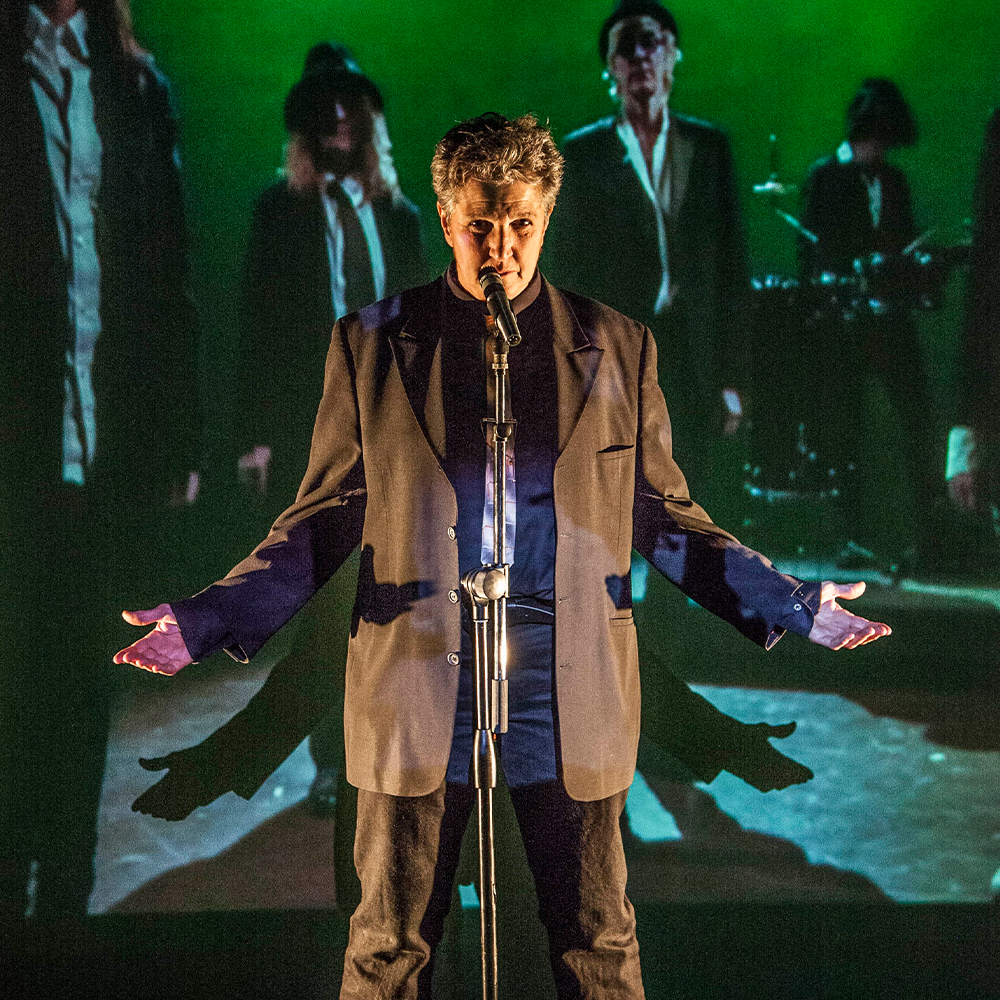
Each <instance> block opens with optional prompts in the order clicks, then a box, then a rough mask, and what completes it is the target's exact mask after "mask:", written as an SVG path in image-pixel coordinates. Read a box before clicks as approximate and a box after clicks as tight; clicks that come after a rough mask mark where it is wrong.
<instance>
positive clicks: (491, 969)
mask: <svg viewBox="0 0 1000 1000" xmlns="http://www.w3.org/2000/svg"><path fill="white" fill-rule="evenodd" d="M479 283H480V285H481V286H482V289H483V291H484V293H485V294H486V303H487V306H488V308H489V310H490V314H491V315H492V316H493V328H494V334H495V336H494V348H493V363H492V369H493V386H494V390H495V391H494V407H493V414H492V416H488V417H486V418H485V420H484V424H485V425H486V429H487V435H489V432H490V430H491V429H492V431H493V561H492V562H491V563H489V564H487V565H485V566H481V567H480V568H479V569H475V570H470V571H469V572H468V573H466V574H465V575H464V576H463V577H462V589H463V591H464V593H465V597H466V600H467V602H468V603H469V605H470V606H471V611H472V628H473V649H474V658H473V663H474V671H475V677H474V682H473V683H474V689H475V732H474V735H473V746H472V760H471V761H470V763H469V776H470V779H471V781H472V784H473V785H474V786H475V788H476V799H477V806H478V820H479V896H480V911H479V912H480V918H479V929H480V941H481V951H482V978H483V1000H497V996H498V967H497V891H496V852H495V846H494V830H493V789H494V788H496V785H497V749H498V743H499V740H498V736H499V734H501V733H505V732H507V596H508V594H509V592H510V563H507V562H505V561H504V553H505V548H506V543H507V491H506V475H505V473H506V468H507V449H508V446H509V445H510V444H512V442H513V436H514V427H515V426H516V423H517V422H516V421H515V420H514V418H513V416H512V414H511V411H510V376H509V370H508V367H507V352H508V349H509V348H510V347H516V346H517V344H519V343H520V341H521V334H520V332H519V331H518V329H517V321H516V320H515V319H514V314H513V311H512V310H511V308H510V303H509V301H508V299H507V293H506V292H505V291H504V287H503V282H502V280H501V278H500V275H499V274H498V273H497V272H496V270H495V269H494V268H492V267H489V266H487V267H484V268H483V269H482V270H481V271H480V272H479Z"/></svg>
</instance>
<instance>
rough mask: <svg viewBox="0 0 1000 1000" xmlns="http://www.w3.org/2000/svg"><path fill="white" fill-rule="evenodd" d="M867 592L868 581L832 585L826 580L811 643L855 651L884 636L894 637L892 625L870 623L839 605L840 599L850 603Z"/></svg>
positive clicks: (811, 634) (811, 632) (814, 620)
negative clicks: (858, 647) (856, 648)
mask: <svg viewBox="0 0 1000 1000" xmlns="http://www.w3.org/2000/svg"><path fill="white" fill-rule="evenodd" d="M864 592H865V584H864V582H858V583H832V582H831V581H830V580H824V581H823V589H822V590H821V591H820V605H819V611H817V612H816V615H815V617H814V618H813V627H812V629H811V631H810V632H809V641H810V642H815V643H817V644H818V645H820V646H826V647H827V648H828V649H854V648H855V647H856V646H863V645H864V644H865V643H866V642H874V641H875V640H876V639H881V638H882V636H884V635H891V633H892V629H891V628H889V626H888V625H885V624H883V623H882V622H870V621H868V619H867V618H861V617H859V616H858V615H854V614H851V612H850V611H848V610H847V609H846V608H842V607H841V606H840V605H839V604H838V603H837V599H838V598H843V599H844V600H845V601H850V600H853V599H854V598H855V597H860V596H861V595H862V594H863V593H864Z"/></svg>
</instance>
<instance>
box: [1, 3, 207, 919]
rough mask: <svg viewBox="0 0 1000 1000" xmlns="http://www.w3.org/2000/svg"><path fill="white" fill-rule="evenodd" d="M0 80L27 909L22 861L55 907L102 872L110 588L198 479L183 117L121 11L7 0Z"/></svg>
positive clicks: (15, 872) (8, 759)
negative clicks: (98, 853)
mask: <svg viewBox="0 0 1000 1000" xmlns="http://www.w3.org/2000/svg"><path fill="white" fill-rule="evenodd" d="M0 73H2V80H0V93H2V94H3V107H2V110H0V343H2V348H0V470H2V471H0V510H2V511H3V516H2V519H0V521H2V526H0V552H2V553H3V555H2V560H3V569H2V571H0V580H2V584H0V586H2V588H3V589H2V593H0V635H2V636H3V653H2V657H3V659H2V662H3V679H2V685H3V686H2V698H0V704H2V706H3V707H2V709H0V754H2V758H0V905H2V909H3V912H4V913H5V914H7V915H8V916H18V915H21V914H23V913H24V912H25V908H26V906H27V905H29V901H28V895H27V892H28V887H29V881H30V879H31V869H32V865H34V866H35V894H34V911H33V912H34V914H35V915H36V916H39V917H55V916H64V915H70V914H72V915H79V914H83V913H85V912H86V907H87V900H88V897H89V895H90V892H91V887H92V885H93V879H94V870H93V854H94V847H95V842H96V819H97V808H98V801H99V798H100V792H101V781H102V776H103V772H104V758H105V748H106V744H107V728H108V708H109V704H108V702H109V697H110V694H111V692H110V690H109V686H108V684H109V677H110V676H111V675H109V674H108V671H107V667H106V658H107V652H108V649H107V643H108V636H107V635H106V634H105V633H104V630H103V626H102V624H101V623H102V622H107V621H108V620H109V619H108V617H107V615H108V608H109V605H113V604H117V603H118V602H119V600H120V598H118V597H115V596H114V595H113V593H109V592H108V588H109V586H112V584H111V581H113V586H114V587H116V588H122V587H124V589H129V590H131V589H132V588H133V587H139V586H140V583H139V581H138V575H137V574H138V572H141V567H143V566H144V565H146V564H147V563H148V561H149V560H155V561H157V562H161V558H160V556H159V554H158V553H157V552H156V549H155V546H153V545H151V541H152V540H153V539H155V537H156V534H157V532H158V531H160V530H163V522H164V518H165V516H166V514H167V509H168V507H169V504H170V501H171V497H172V496H173V497H174V498H175V499H176V500H177V501H181V500H182V499H183V498H184V497H185V496H187V495H188V488H189V486H190V488H191V493H193V490H194V487H195V481H196V477H194V476H193V474H191V472H190V470H192V469H194V468H195V463H196V452H197V445H198V433H199V428H198V420H197V383H196V377H195V369H194V358H195V351H194V339H195V315H194V311H193V308H192V304H191V301H190V300H189V298H188V297H187V295H186V292H185V285H186V279H187V248H186V240H185V224H184V214H183V203H182V197H181V184H180V176H179V173H178V160H177V155H176V148H175V141H176V122H175V120H174V116H173V113H172V111H171V107H170V102H169V98H168V93H167V83H166V81H165V80H164V78H163V76H162V75H161V74H160V71H159V70H158V69H157V67H156V65H155V63H154V62H153V59H152V57H151V56H150V55H149V54H148V53H147V52H144V51H143V50H142V49H140V48H139V46H138V45H137V43H136V41H135V38H134V37H133V34H132V27H131V21H130V17H129V12H128V5H127V4H126V3H123V2H116V0H80V2H79V3H78V2H76V0H51V2H42V3H38V4H29V3H27V2H11V3H7V4H4V6H3V13H2V14H0ZM140 523H141V524H142V529H141V530H140V529H139V524H140ZM140 553H141V554H140ZM125 567H127V569H126V568H125ZM163 571H164V567H163V565H162V562H161V566H160V574H161V576H162V574H163ZM32 609H34V610H32ZM32 618H33V619H34V620H32Z"/></svg>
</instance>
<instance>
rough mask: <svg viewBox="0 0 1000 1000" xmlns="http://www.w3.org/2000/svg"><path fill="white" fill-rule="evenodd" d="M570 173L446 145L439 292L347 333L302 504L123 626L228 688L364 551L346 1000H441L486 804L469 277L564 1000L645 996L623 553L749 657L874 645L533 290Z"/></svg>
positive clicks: (633, 656)
mask: <svg viewBox="0 0 1000 1000" xmlns="http://www.w3.org/2000/svg"><path fill="white" fill-rule="evenodd" d="M561 166H562V160H561V157H560V155H559V152H558V150H557V149H556V147H555V143H554V142H553V140H552V137H551V135H550V134H549V132H548V130H547V129H545V128H543V127H541V126H539V125H538V124H537V122H536V121H535V119H534V118H533V117H531V116H529V115H526V116H524V117H522V118H519V119H516V120H513V121H511V120H508V119H506V118H504V117H502V116H500V115H496V114H486V115H482V116H480V117H479V118H476V119H472V120H470V121H468V122H464V123H462V124H460V125H457V126H455V127H454V128H452V129H451V130H450V131H449V132H448V133H447V134H446V135H445V136H444V138H443V139H442V140H441V141H440V142H439V143H438V146H437V149H436V151H435V154H434V159H433V161H432V167H431V174H432V178H433V181H434V189H435V193H436V194H437V196H438V212H439V216H440V222H441V227H442V232H443V234H444V237H445V239H446V241H447V243H448V244H449V245H450V246H451V247H452V249H453V251H454V262H453V263H452V265H451V266H450V267H449V268H448V270H447V272H446V273H445V274H443V275H442V276H441V277H439V278H438V279H437V280H435V281H434V282H432V283H430V284H428V285H423V286H421V287H419V288H415V289H412V290H410V291H409V292H404V293H403V294H402V295H398V296H394V297H392V298H389V299H386V300H384V301H382V302H380V303H377V304H375V305H374V306H371V307H368V308H366V309H363V310H361V312H359V313H354V314H351V315H350V316H348V317H345V318H344V319H343V320H341V321H340V322H338V324H337V325H336V326H335V328H334V330H333V334H332V337H331V339H330V351H329V355H328V358H327V363H326V382H325V387H324V392H323V400H322V402H321V404H320V409H319V413H318V415H317V419H316V424H315V429H314V432H313V439H312V448H311V451H310V458H309V467H308V470H307V472H306V475H305V478H304V479H303V481H302V485H301V486H300V488H299V494H298V498H297V500H296V501H295V503H294V504H293V505H292V506H291V507H290V508H289V509H288V510H287V511H285V512H284V513H283V514H282V515H281V516H280V517H279V518H278V520H277V521H276V522H275V525H274V527H273V528H272V530H271V533H270V534H269V536H268V537H267V539H265V540H264V541H263V542H262V543H261V544H260V545H259V546H258V547H257V549H256V550H255V551H254V552H253V553H252V554H251V555H250V556H249V557H247V559H245V560H244V561H243V562H242V563H240V564H239V565H238V566H237V567H236V568H235V569H234V570H233V571H232V572H231V573H230V574H229V575H228V576H227V577H226V578H225V579H224V580H222V581H220V582H219V583H217V584H215V585H213V586H211V587H209V588H207V589H206V590H203V591H202V592H201V593H200V594H198V595H196V596H195V597H193V598H190V599H188V600H186V601H182V602H177V603H176V604H175V605H174V606H171V605H167V604H163V605H160V606H158V607H157V608H155V609H152V610H149V611H143V612H127V613H126V616H127V618H128V620H130V621H131V622H133V623H135V624H145V625H149V624H153V623H156V624H155V628H154V629H153V631H151V632H150V633H149V634H148V635H146V636H144V637H143V638H142V639H140V640H138V641H137V642H136V643H134V644H133V645H132V646H130V647H129V648H128V649H125V650H122V651H121V652H120V653H119V654H118V655H117V656H116V660H117V661H118V662H127V663H132V664H134V665H136V666H139V667H142V668H144V669H147V670H152V671H154V672H157V673H163V674H175V673H177V672H178V671H179V670H181V669H183V668H185V667H186V666H187V665H188V664H190V663H191V662H192V661H193V660H192V658H194V659H198V658H200V657H201V656H204V655H208V654H209V653H211V652H213V651H216V650H219V649H223V648H226V649H228V650H229V651H231V653H232V654H233V655H235V656H237V657H240V658H243V659H246V657H247V656H248V655H252V654H253V653H255V652H256V651H257V650H259V649H260V648H261V646H262V645H263V643H264V642H266V641H267V639H268V637H269V636H270V635H272V634H273V633H274V632H275V631H276V630H277V629H278V628H280V627H281V626H282V625H283V624H284V623H285V622H286V621H287V620H288V619H289V618H290V617H291V616H292V615H293V614H294V613H295V612H296V611H297V610H298V609H299V608H300V607H301V606H302V605H303V604H304V603H305V602H306V601H307V600H308V599H309V597H310V596H311V595H312V594H313V593H315V592H316V590H317V588H319V587H320V586H322V584H323V582H324V581H325V580H326V579H327V578H328V577H329V576H330V574H332V573H333V572H334V571H335V570H336V569H337V567H338V566H339V565H340V563H341V562H342V561H343V559H344V558H345V557H346V555H347V554H348V553H349V552H351V551H353V549H354V548H355V547H356V546H358V545H360V546H361V548H362V559H361V571H360V576H359V581H358V597H357V603H356V628H354V629H353V630H352V637H351V642H350V647H349V652H348V664H347V685H346V708H345V720H346V727H345V728H346V734H347V765H348V776H349V778H350V780H351V782H352V783H353V784H355V785H356V786H357V787H358V789H359V792H358V837H357V841H356V846H355V860H356V863H357V867H358V873H359V876H360V879H361V885H362V896H361V902H360V904H359V906H358V908H357V910H356V911H355V913H354V915H353V917H352V918H351V932H350V940H349V943H348V946H347V952H346V956H345V963H344V978H343V984H342V987H341V996H342V997H344V998H348V997H351V998H354V997H357V998H361V997H372V996H386V997H417V996H420V997H426V996H429V995H430V993H429V987H430V973H431V970H432V966H433V957H434V950H435V947H436V946H437V944H438V942H439V941H440V938H441V932H442V926H443V920H444V917H445V914H446V912H447V910H448V906H449V903H450V901H451V897H452V885H453V881H454V875H455V867H456V865H457V863H458V857H459V845H460V843H461V839H462V834H463V832H464V829H465V826H466V824H467V822H468V819H469V815H470V811H471V809H472V808H473V805H474V800H475V789H474V788H473V787H472V786H471V784H470V776H469V760H470V757H471V749H472V740H473V732H472V704H471V701H472V692H471V685H472V680H471V657H472V649H471V639H470V632H471V621H470V620H469V617H468V615H467V613H466V614H465V615H464V613H463V608H462V604H461V600H460V597H459V592H458V588H459V586H460V582H459V581H460V579H461V575H462V573H463V572H464V571H466V570H467V569H474V568H477V567H479V566H481V565H482V554H483V537H484V523H485V526H486V529H487V530H492V524H491V523H490V519H491V516H492V515H491V514H490V511H492V509H493V508H492V504H491V503H487V502H486V500H485V490H484V474H485V471H486V465H487V444H486V440H485V437H484V435H483V433H482V427H481V423H482V416H481V414H484V413H485V412H486V399H487V386H486V381H487V379H486V376H487V370H488V369H487V358H488V355H489V353H491V352H489V350H488V346H487V343H486V341H487V338H488V336H489V327H488V326H487V322H486V321H487V316H488V313H487V311H486V303H485V302H484V295H483V292H482V289H481V287H480V284H479V281H478V275H479V274H480V272H481V269H482V268H483V267H484V266H487V265H488V266H491V267H493V268H494V269H495V271H496V273H497V274H498V275H499V276H500V279H501V281H502V282H503V285H504V289H505V291H506V294H507V295H508V296H509V298H510V302H511V308H512V309H513V311H514V312H515V313H516V314H517V316H518V323H519V325H520V329H521V333H522V335H523V341H522V344H521V345H520V346H519V347H517V348H516V351H517V352H520V353H516V352H515V350H512V351H511V354H510V366H511V368H510V373H511V392H512V401H513V412H514V415H515V416H516V418H517V420H518V430H517V434H518V437H517V439H516V442H515V445H514V452H515V455H514V462H515V468H516V494H517V495H516V504H515V509H514V511H513V513H514V520H513V527H512V529H511V530H512V535H511V536H509V537H511V541H512V542H513V550H514V551H513V561H512V567H513V568H512V570H511V576H510V579H511V584H510V588H511V597H510V604H509V607H510V608H511V611H512V618H511V622H512V623H511V627H510V636H509V643H510V648H511V656H512V664H513V665H512V667H511V670H510V673H509V678H510V687H509V719H510V728H509V731H508V732H507V733H506V734H505V735H504V736H503V737H502V740H503V746H502V755H501V760H502V766H503V769H504V772H505V774H506V777H507V784H508V787H509V788H510V792H511V800H512V802H513V805H514V809H515V811H516V813H517V818H518V823H519V825H520V829H521V833H522V839H523V841H524V845H525V848H526V851H527V856H528V863H529V866H530V868H531V872H532V875H533V877H534V880H535V885H536V888H537V892H538V896H539V900H540V908H539V916H540V917H541V920H542V922H543V923H544V925H545V927H546V930H547V932H548V936H549V954H550V961H551V967H552V972H553V976H554V979H555V983H556V988H557V992H558V995H559V996H560V997H561V998H563V1000H568V998H571V997H574V998H578V997H583V996H590V997H607V998H610V997H620V998H624V997H631V998H638V997H641V996H642V995H643V992H642V982H641V976H640V970H639V955H638V945H637V942H636V935H635V918H634V912H633V909H632V906H631V904H630V903H629V901H628V898H627V896H626V893H625V881H626V871H625V862H624V855H623V850H622V843H621V835H620V829H619V817H620V815H621V812H622V809H623V807H624V804H625V797H626V794H627V790H628V786H629V784H630V782H631V780H632V775H633V769H634V764H635V755H636V746H637V743H638V737H639V671H638V655H637V649H636V634H635V624H634V621H633V617H632V604H631V592H630V588H629V572H630V558H631V552H632V547H633V545H634V546H635V547H636V548H638V549H639V550H640V551H641V552H642V553H643V554H644V555H645V556H646V557H647V558H648V559H649V560H650V561H651V562H652V563H653V565H655V566H656V568H657V569H658V570H659V571H660V572H662V573H663V574H665V575H666V576H667V577H668V578H669V579H670V580H671V581H673V582H674V583H676V584H677V585H678V586H679V587H680V588H681V589H682V590H683V591H684V592H685V593H686V594H688V595H689V596H690V597H692V598H694V599H696V600H698V601H700V602H701V603H702V604H703V605H704V606H705V607H707V608H709V609H710V610H712V611H714V612H715V613H716V614H717V615H719V616H720V617H722V618H723V619H724V620H726V621H728V622H729V623H730V624H732V625H733V626H734V627H735V628H736V629H738V630H739V631H740V632H741V633H742V634H744V635H745V636H746V637H748V638H750V639H751V640H752V641H755V642H757V643H759V644H760V645H761V646H763V647H769V646H771V645H773V643H774V642H775V641H776V640H777V639H778V638H779V637H780V636H781V634H783V632H784V631H785V630H786V629H790V630H792V631H796V632H799V633H801V634H803V635H808V636H809V638H810V639H811V640H812V641H813V642H817V643H820V644H821V645H824V646H828V647H830V648H854V647H856V646H859V645H861V644H863V643H865V642H870V641H873V640H875V639H878V638H879V637H880V636H883V635H887V634H888V632H889V629H888V627H887V626H885V625H880V624H873V623H871V622H868V621H866V620H864V619H862V618H858V617H856V616H854V615H852V614H850V613H849V612H848V611H846V610H845V609H844V608H841V607H840V606H839V604H838V602H837V599H838V597H839V598H851V597H855V596H857V595H858V594H860V592H861V591H862V590H863V585H861V584H856V585H848V586H837V585H835V584H831V583H823V584H818V583H817V584H807V583H803V582H802V581H800V580H796V579H794V578H792V577H789V576H786V575H784V574H782V573H779V572H778V571H777V570H776V569H775V568H774V567H773V566H772V565H771V564H770V563H769V562H768V561H767V560H766V559H764V557H763V556H761V555H759V554H758V553H755V552H752V551H751V550H750V549H747V548H745V547H744V546H742V545H740V544H739V542H737V541H736V539H735V538H733V536H731V535H729V534H728V533H726V532H725V531H723V530H722V529H720V528H718V527H717V526H716V525H715V524H713V523H712V521H711V520H710V519H709V517H708V515H707V514H706V513H705V512H704V510H702V508H701V507H699V506H698V505H697V504H696V503H695V502H694V501H693V500H692V499H691V498H690V496H689V495H688V491H687V485H686V483H685V481H684V477H683V474H682V473H681V472H680V469H679V468H678V466H677V465H676V463H675V462H674V460H673V458H672V456H671V442H672V434H671V429H670V421H669V417H668V415H667V409H666V406H665V403H664V399H663V394H662V392H661V391H660V389H659V386H658V384H657V380H656V345H655V343H654V341H653V339H652V335H651V334H650V332H649V330H648V328H646V327H644V326H643V325H642V324H641V323H637V322H636V321H634V320H631V319H628V318H627V317H625V316H623V315H622V314H620V313H618V312H616V311H614V310H612V309H610V308H609V307H607V306H604V305H602V304H600V303H597V302H594V301H593V300H591V299H587V298H585V297H584V296H582V295H577V294H575V293H572V292H563V291H560V290H558V289H556V288H555V287H554V286H552V285H551V284H550V283H549V282H548V281H546V280H545V279H544V278H543V277H542V275H541V273H540V272H539V270H538V266H537V265H538V258H539V253H540V251H541V249H542V242H543V239H544V236H545V232H546V229H547V227H548V221H549V217H550V215H551V213H552V211H553V207H554V206H555V201H556V196H557V193H558V190H559V181H560V176H561ZM514 609H517V612H518V613H517V614H514ZM463 617H465V621H464V627H463ZM680 638H681V637H680V635H679V634H678V635H677V639H678V640H680ZM318 674H319V671H317V670H313V671H311V672H304V673H300V674H299V675H297V676H291V677H285V678H284V679H282V678H280V677H279V678H278V680H277V682H276V683H274V684H271V685H270V687H269V686H268V685H265V688H264V689H262V691H261V692H260V695H258V698H261V696H263V699H264V701H265V703H266V702H269V703H270V706H271V711H270V712H267V711H265V712H264V713H263V714H262V715H260V716H258V717H257V719H256V721H255V722H254V723H253V724H252V725H251V726H250V727H249V729H248V736H249V739H248V740H246V741H244V742H243V743H242V744H241V749H240V752H239V754H238V755H235V754H234V755H232V756H230V757H229V759H228V760H226V761H224V762H223V763H224V765H225V766H224V768H222V769H221V770H222V771H223V772H224V773H222V774H220V773H219V771H214V772H211V773H210V774H209V775H208V779H209V784H210V786H211V787H210V788H207V787H205V786H202V787H201V789H200V794H202V795H204V794H206V793H207V794H208V795H210V796H211V795H214V794H217V793H218V791H221V786H222V785H223V784H226V783H228V784H229V787H237V786H238V787H240V788H241V789H242V790H244V791H252V786H253V785H254V783H255V782H257V781H258V780H259V779H261V778H262V777H263V775H262V774H261V771H262V770H263V772H264V774H266V773H267V770H268V769H270V768H271V767H273V763H274V758H275V756H277V757H278V759H279V760H280V759H281V756H280V755H281V753H282V746H281V744H284V746H285V747H287V743H288V741H289V740H293V739H294V738H295V737H296V736H297V735H299V734H300V733H301V731H302V728H303V727H304V726H308V725H309V721H310V716H311V714H312V712H313V711H315V706H314V707H313V708H312V709H310V707H309V705H310V703H311V702H312V701H313V700H314V699H315V698H316V696H317V694H318V687H319V685H318V681H317V677H318ZM274 676H275V675H274V674H272V678H274ZM269 680H270V678H269ZM244 717H245V718H246V717H247V716H244ZM765 741H766V737H765ZM293 745H294V744H293ZM717 749H718V748H717V747H715V748H713V747H711V746H703V747H702V749H701V751H700V752H695V753H694V754H693V759H692V763H694V764H695V767H696V768H697V769H700V770H704V769H705V768H706V766H707V767H708V769H709V770H711V767H712V765H711V756H712V753H713V752H714V751H715V750H717ZM189 760H190V756H189V755H186V754H179V755H171V756H170V757H168V758H165V759H163V760H161V761H159V762H158V766H159V767H167V768H169V769H170V770H169V772H168V774H167V775H166V776H165V777H164V778H163V779H162V781H161V782H160V784H159V785H158V786H154V788H153V789H150V791H149V792H147V793H145V794H144V795H143V797H142V799H141V800H140V801H139V802H138V803H137V806H138V807H139V808H141V809H153V810H157V811H159V810H162V809H164V808H165V807H167V808H169V807H170V806H171V800H172V797H173V792H172V791H171V786H173V788H174V789H175V790H176V789H177V787H178V786H180V788H181V790H183V787H184V786H185V785H186V784H189V783H190V782H191V781H192V775H191V772H190V770H189V766H188V764H187V763H186V761H189ZM175 767H176V770H177V772H178V773H177V774H176V775H175ZM196 776H197V772H196V774H195V778H196Z"/></svg>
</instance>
